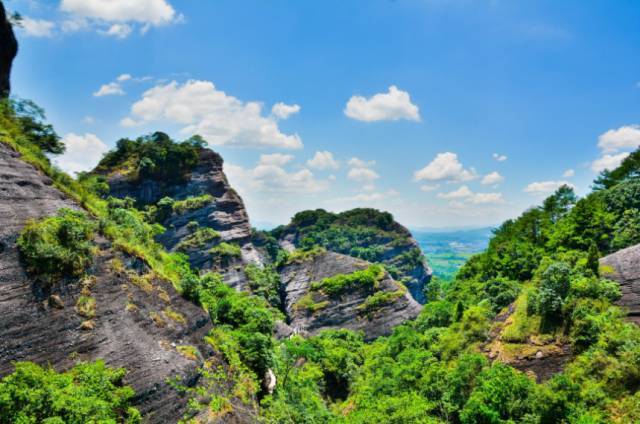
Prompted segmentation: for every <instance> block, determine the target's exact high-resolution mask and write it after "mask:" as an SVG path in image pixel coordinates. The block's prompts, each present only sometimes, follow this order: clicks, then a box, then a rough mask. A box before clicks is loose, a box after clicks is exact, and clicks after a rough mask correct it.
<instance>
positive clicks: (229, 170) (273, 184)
mask: <svg viewBox="0 0 640 424" xmlns="http://www.w3.org/2000/svg"><path fill="white" fill-rule="evenodd" d="M265 156H272V155H263V156H262V157H261V158H260V162H259V163H258V164H257V165H256V166H255V167H254V168H244V167H241V166H237V165H232V164H228V165H225V172H226V174H227V175H228V177H229V179H230V181H231V184H232V185H233V186H234V187H236V186H237V187H238V189H239V190H240V191H243V192H248V193H265V192H271V193H274V192H279V193H298V194H309V193H319V192H323V191H326V190H327V189H328V187H329V183H328V181H327V180H320V179H316V178H315V176H314V175H313V173H312V172H311V171H310V170H308V169H306V168H305V169H301V170H299V171H295V172H290V171H287V170H286V169H284V168H283V167H282V166H281V165H278V164H276V163H274V162H277V160H272V159H273V156H272V157H271V158H269V159H267V160H266V161H265ZM270 162H271V163H270Z"/></svg>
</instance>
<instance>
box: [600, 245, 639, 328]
mask: <svg viewBox="0 0 640 424" xmlns="http://www.w3.org/2000/svg"><path fill="white" fill-rule="evenodd" d="M600 273H601V274H602V275H603V276H604V277H606V278H610V279H612V280H615V281H617V282H618V283H620V291H621V292H622V297H621V298H620V300H618V301H617V302H616V303H617V305H619V306H622V307H624V308H626V309H627V310H628V312H629V319H630V320H631V321H633V322H635V323H636V324H640V244H637V245H635V246H631V247H627V248H626V249H622V250H619V251H618V252H615V253H613V254H611V255H609V256H605V257H604V258H601V259H600Z"/></svg>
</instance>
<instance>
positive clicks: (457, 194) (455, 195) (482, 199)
mask: <svg viewBox="0 0 640 424" xmlns="http://www.w3.org/2000/svg"><path fill="white" fill-rule="evenodd" d="M438 197H439V198H441V199H447V200H452V201H455V202H462V203H471V204H476V205H480V204H498V203H503V202H504V199H503V198H502V193H495V192H494V193H474V192H473V191H471V189H469V187H467V186H466V185H463V186H461V187H460V188H458V189H457V190H454V191H450V192H448V193H438Z"/></svg>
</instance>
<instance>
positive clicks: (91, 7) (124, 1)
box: [60, 0, 176, 25]
mask: <svg viewBox="0 0 640 424" xmlns="http://www.w3.org/2000/svg"><path fill="white" fill-rule="evenodd" d="M60 9H61V10H62V11H64V12H68V13H71V14H73V15H76V16H79V17H83V18H92V19H100V20H103V21H106V22H127V21H133V22H139V23H142V24H151V25H162V24H166V23H169V22H171V21H173V20H174V19H176V11H175V10H174V9H173V7H172V6H171V5H170V4H169V3H168V2H167V1H165V0H62V2H61V4H60Z"/></svg>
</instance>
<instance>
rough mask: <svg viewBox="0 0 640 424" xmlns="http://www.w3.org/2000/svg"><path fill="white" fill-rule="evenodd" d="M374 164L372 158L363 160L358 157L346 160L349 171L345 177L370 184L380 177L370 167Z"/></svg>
mask: <svg viewBox="0 0 640 424" xmlns="http://www.w3.org/2000/svg"><path fill="white" fill-rule="evenodd" d="M375 164H376V162H375V161H373V160H372V161H364V160H362V159H360V158H351V159H349V162H347V165H349V167H350V169H349V172H348V173H347V178H348V179H350V180H353V181H358V182H361V183H365V184H367V185H371V184H372V183H373V182H374V181H375V180H377V179H378V178H380V175H378V173H377V172H376V171H374V170H373V169H371V167H373V166H374V165H375Z"/></svg>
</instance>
